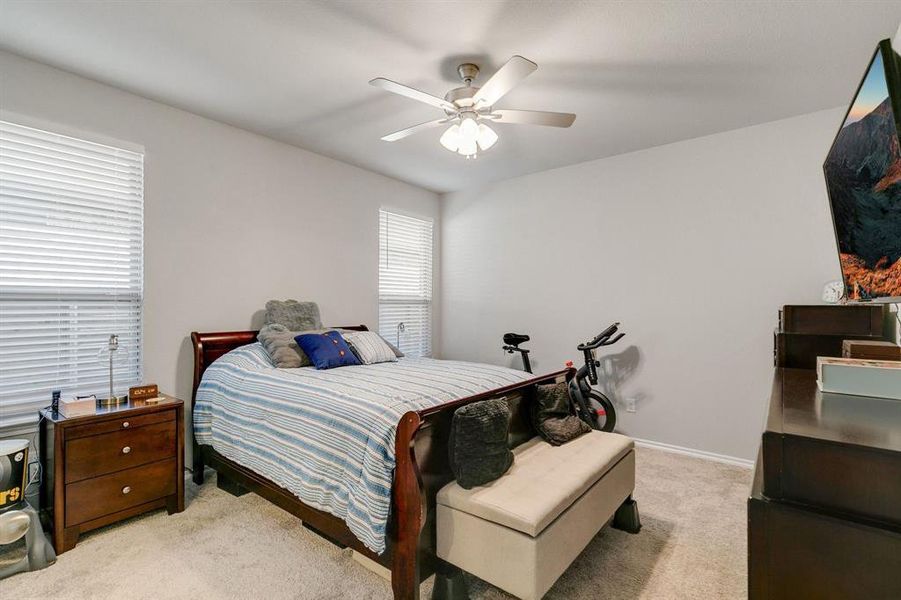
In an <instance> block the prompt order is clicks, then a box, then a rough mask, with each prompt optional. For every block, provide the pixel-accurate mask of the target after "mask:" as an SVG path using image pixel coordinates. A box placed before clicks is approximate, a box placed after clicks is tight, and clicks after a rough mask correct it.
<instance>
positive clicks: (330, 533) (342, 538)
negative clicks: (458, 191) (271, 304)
mask: <svg viewBox="0 0 901 600" xmlns="http://www.w3.org/2000/svg"><path fill="white" fill-rule="evenodd" d="M344 329H355V330H360V331H366V330H367V327H366V326H365V325H357V326H351V327H344ZM257 333H258V332H256V331H228V332H216V333H197V332H193V333H192V334H191V341H192V343H193V346H194V387H193V391H192V394H191V409H192V411H193V409H194V404H195V402H196V396H197V388H198V386H199V385H200V381H201V378H202V377H203V372H204V371H205V370H206V368H207V367H208V366H209V365H210V364H212V362H213V361H214V360H216V359H217V358H219V357H220V356H222V355H223V354H225V353H226V352H229V351H230V350H233V349H235V348H238V347H240V346H244V345H246V344H250V343H253V342H255V341H256V338H257ZM574 374H575V370H574V369H571V368H570V369H563V370H560V371H556V372H553V373H548V374H546V375H540V376H536V377H534V378H532V379H528V380H526V381H523V382H520V383H516V384H513V385H508V386H504V387H500V388H497V389H494V390H490V391H487V392H483V393H480V394H476V395H473V396H469V397H466V398H461V399H459V400H455V401H453V402H448V403H445V404H442V405H439V406H435V407H431V408H427V409H423V410H415V411H409V412H407V413H405V414H404V415H403V416H402V417H401V420H400V423H398V426H397V434H396V436H395V457H396V466H395V472H394V484H393V487H392V494H391V496H392V500H391V514H390V517H389V518H390V521H389V524H388V540H387V548H386V550H385V552H383V553H382V554H381V555H378V554H375V553H374V552H372V551H371V550H369V549H368V548H366V546H364V545H363V543H362V542H361V541H360V540H358V539H357V537H356V536H355V535H354V534H353V533H351V531H350V529H349V528H348V527H347V525H346V524H345V523H344V521H343V520H342V519H341V518H339V517H336V516H334V515H331V514H329V513H326V512H324V511H321V510H318V509H315V508H312V507H310V506H308V505H307V504H304V503H303V502H302V501H301V500H299V499H298V498H297V497H296V496H295V495H294V494H292V493H291V492H289V491H288V490H286V489H284V488H282V487H280V486H278V485H277V484H275V483H273V482H272V481H270V480H269V479H267V478H265V477H263V476H261V475H259V474H257V473H255V472H254V471H252V470H250V469H248V468H246V467H244V466H241V465H239V464H237V463H235V462H234V461H231V460H229V459H227V458H225V457H224V456H222V455H221V454H219V453H218V452H216V451H215V450H214V449H213V447H212V446H209V445H198V443H197V441H196V439H194V438H193V436H192V439H193V451H194V459H193V465H192V467H193V473H194V475H193V478H194V482H195V483H197V484H201V483H203V470H204V467H205V466H209V467H211V468H213V469H215V470H216V472H217V480H218V485H219V487H221V488H223V489H225V490H227V491H230V492H231V493H235V494H238V493H242V492H244V491H252V492H255V493H256V494H258V495H260V496H262V497H263V498H266V499H267V500H269V501H270V502H272V503H273V504H275V505H277V506H279V507H281V508H283V509H284V510H286V511H288V512H290V513H291V514H293V515H295V516H297V517H299V518H300V519H301V520H302V521H303V523H304V525H306V526H307V527H309V528H311V529H313V530H315V531H317V532H318V533H319V534H321V535H322V536H323V537H325V538H327V539H329V540H330V541H332V542H334V543H336V544H339V545H341V546H343V547H348V548H352V549H353V550H355V551H357V552H359V553H360V554H361V555H363V556H366V557H367V558H369V559H371V560H373V561H375V562H376V563H378V564H380V565H382V566H384V567H386V568H388V569H390V571H391V587H392V589H393V590H394V597H395V599H397V600H408V599H409V600H413V599H418V598H419V587H420V583H421V582H422V581H423V580H425V579H426V578H427V577H429V576H430V575H432V574H433V573H435V572H436V570H438V569H440V568H441V567H442V565H441V564H439V563H440V560H439V559H438V558H437V557H436V556H435V543H436V541H435V537H436V536H435V495H436V494H437V492H438V490H440V489H441V488H442V487H443V486H444V485H445V484H447V483H448V482H449V481H451V480H452V479H453V474H452V473H451V469H450V464H449V462H448V437H449V432H450V424H451V418H452V416H453V414H454V411H455V410H456V409H457V408H459V407H461V406H464V405H466V404H470V403H472V402H477V401H480V400H486V399H489V398H505V399H506V401H507V402H508V403H509V404H510V408H511V414H512V417H511V425H510V445H511V447H515V446H518V445H519V444H521V443H523V442H525V441H527V440H529V439H531V438H532V437H534V435H535V431H534V429H533V428H532V425H531V420H530V418H529V406H528V404H529V401H530V399H531V397H532V395H531V394H530V391H531V390H532V389H534V386H536V385H538V384H548V383H555V382H560V381H565V380H567V379H568V378H570V377H572V376H573V375H574Z"/></svg>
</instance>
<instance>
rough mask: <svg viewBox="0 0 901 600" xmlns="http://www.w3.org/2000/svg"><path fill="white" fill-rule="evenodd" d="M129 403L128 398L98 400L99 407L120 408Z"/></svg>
mask: <svg viewBox="0 0 901 600" xmlns="http://www.w3.org/2000/svg"><path fill="white" fill-rule="evenodd" d="M126 402H128V396H110V397H109V398H98V399H97V405H98V406H119V405H120V404H125V403H126Z"/></svg>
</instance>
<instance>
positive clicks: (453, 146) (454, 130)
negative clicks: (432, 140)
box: [438, 124, 460, 152]
mask: <svg viewBox="0 0 901 600" xmlns="http://www.w3.org/2000/svg"><path fill="white" fill-rule="evenodd" d="M438 141H439V142H441V145H442V146H444V147H445V148H447V149H448V150H450V151H451V152H456V151H457V149H458V148H459V147H460V126H459V125H456V124H455V125H451V126H450V127H448V128H447V131H445V132H444V133H443V134H442V135H441V139H440V140H438Z"/></svg>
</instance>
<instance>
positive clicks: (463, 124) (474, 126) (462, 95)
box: [369, 56, 576, 158]
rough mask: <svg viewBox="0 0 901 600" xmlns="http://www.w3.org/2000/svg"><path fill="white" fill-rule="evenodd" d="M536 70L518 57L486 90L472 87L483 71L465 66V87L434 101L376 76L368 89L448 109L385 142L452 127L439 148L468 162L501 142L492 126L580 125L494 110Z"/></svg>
mask: <svg viewBox="0 0 901 600" xmlns="http://www.w3.org/2000/svg"><path fill="white" fill-rule="evenodd" d="M537 68H538V65H536V64H535V63H533V62H532V61H530V60H528V59H525V58H523V57H522V56H514V57H512V58H511V59H510V60H508V61H507V62H506V63H504V66H502V67H501V68H500V69H498V71H497V72H496V73H495V74H494V75H492V76H491V78H490V79H489V80H488V81H486V82H485V85H483V86H482V87H473V85H472V82H473V80H475V78H476V77H478V75H479V67H478V66H477V65H474V64H472V63H463V64H462V65H460V66H459V67H457V73H459V74H460V79H462V80H463V87H458V88H455V89H452V90H451V91H449V92H448V93H447V94H445V96H444V98H439V97H437V96H433V95H431V94H428V93H426V92H422V91H420V90H417V89H415V88H411V87H409V86H406V85H403V84H400V83H397V82H395V81H391V80H390V79H385V78H384V77H377V78H375V79H373V80H372V81H370V82H369V84H370V85H374V86H375V87H379V88H382V89H383V90H387V91H389V92H392V93H394V94H399V95H401V96H406V97H407V98H412V99H413V100H418V101H420V102H425V103H426V104H429V105H431V106H434V107H436V108H440V109H443V110H444V113H445V116H444V118H441V119H435V120H434V121H427V122H425V123H420V124H419V125H414V126H413V127H407V128H406V129H401V130H400V131H395V132H394V133H389V134H388V135H386V136H384V137H383V138H382V140H384V141H386V142H396V141H397V140H401V139H403V138H405V137H407V136H409V135H413V134H414V133H419V132H420V131H425V130H426V129H432V128H433V127H440V126H441V125H446V124H447V123H452V125H451V126H450V127H449V128H448V129H447V130H446V131H445V132H444V133H443V134H442V135H441V139H440V140H439V141H440V142H441V145H442V146H444V147H445V148H447V149H448V150H450V151H451V152H457V153H458V154H461V155H462V156H465V157H466V158H475V157H476V156H477V155H478V153H479V150H487V149H488V148H490V147H492V146H493V145H494V144H495V142H497V133H495V132H494V130H493V129H492V128H491V127H489V126H488V123H500V124H506V123H509V124H511V125H545V126H549V127H569V126H570V125H572V124H573V121H575V120H576V115H574V114H572V113H558V112H544V111H538V110H512V109H496V108H494V105H495V103H496V102H497V101H498V100H500V99H501V98H502V97H503V96H504V94H506V93H507V92H509V91H510V90H512V89H513V88H514V87H515V86H516V85H517V84H518V83H519V82H520V81H522V80H523V79H525V78H526V77H528V76H529V75H531V74H532V73H533V72H534V71H535V69H537Z"/></svg>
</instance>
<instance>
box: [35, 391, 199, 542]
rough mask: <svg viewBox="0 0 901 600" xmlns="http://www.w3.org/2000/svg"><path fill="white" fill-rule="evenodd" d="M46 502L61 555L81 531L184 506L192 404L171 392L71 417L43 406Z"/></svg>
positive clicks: (43, 500) (45, 510)
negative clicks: (186, 414) (186, 419)
mask: <svg viewBox="0 0 901 600" xmlns="http://www.w3.org/2000/svg"><path fill="white" fill-rule="evenodd" d="M40 456H41V467H42V469H43V473H44V484H43V485H42V486H41V496H40V506H41V511H42V513H43V514H44V515H45V517H46V519H47V520H48V521H49V522H50V523H51V524H52V528H53V544H54V546H55V548H56V551H57V552H58V553H62V552H65V551H67V550H70V549H71V548H72V547H74V546H75V543H76V542H77V541H78V536H79V535H80V534H81V533H84V532H86V531H89V530H91V529H96V528H98V527H102V526H104V525H109V524H110V523H115V522H116V521H121V520H123V519H126V518H128V517H133V516H135V515H138V514H141V513H144V512H147V511H150V510H154V509H157V508H163V507H165V508H166V509H167V510H168V511H169V514H172V513H176V512H181V511H182V510H184V504H185V500H184V491H185V490H184V481H185V480H184V406H183V402H182V401H181V400H179V399H177V398H173V397H171V396H162V397H161V399H160V400H158V401H156V402H147V401H145V400H136V401H133V402H129V403H128V404H120V405H114V406H102V407H98V408H97V413H96V414H94V415H90V416H84V417H76V418H66V417H64V416H63V415H61V414H59V413H55V412H53V411H51V410H50V409H44V410H42V411H41V424H40Z"/></svg>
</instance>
